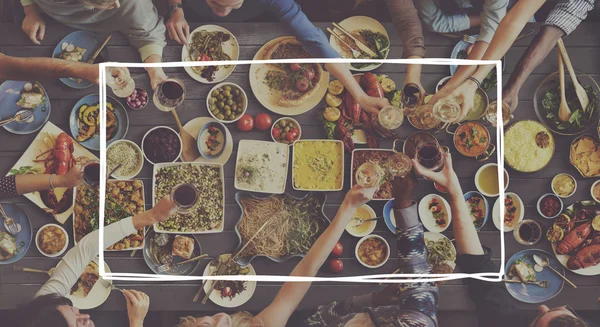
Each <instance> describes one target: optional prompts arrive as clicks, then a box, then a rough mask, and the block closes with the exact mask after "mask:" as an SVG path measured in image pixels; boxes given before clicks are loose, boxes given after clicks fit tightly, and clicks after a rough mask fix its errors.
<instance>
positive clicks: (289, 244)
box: [235, 192, 330, 264]
mask: <svg viewBox="0 0 600 327" xmlns="http://www.w3.org/2000/svg"><path fill="white" fill-rule="evenodd" d="M235 200H236V202H237V203H238V205H239V206H240V208H241V211H242V214H241V217H240V219H239V221H238V222H237V224H236V225H235V231H236V233H237V235H238V237H239V239H240V243H239V245H238V247H237V250H239V249H241V248H242V246H243V245H244V244H245V242H247V241H248V240H249V239H250V238H251V237H253V236H254V235H255V234H256V233H258V234H257V236H256V237H255V239H254V241H253V242H252V243H251V244H249V245H248V246H247V247H246V249H244V252H243V253H241V254H240V255H239V258H238V260H237V262H239V263H241V264H248V263H250V261H252V259H254V258H255V257H258V256H264V257H267V258H269V259H271V260H273V261H275V262H283V261H286V260H288V259H289V258H292V257H303V256H304V255H305V254H306V253H307V252H308V250H310V248H311V246H312V245H313V244H314V242H315V241H316V240H317V238H318V237H319V235H321V233H323V231H324V230H325V228H327V226H328V225H329V223H330V221H329V218H327V216H326V215H325V212H324V210H323V207H324V206H325V201H326V200H327V196H326V195H325V193H322V192H310V193H308V194H307V195H306V196H304V197H303V198H296V197H293V196H291V195H288V194H281V195H271V196H269V197H266V198H259V197H257V196H255V195H253V194H252V193H249V192H238V193H236V195H235ZM267 222H268V224H267V225H266V226H265V228H263V229H262V230H261V229H260V228H261V227H262V226H263V225H264V224H265V223H267ZM237 250H236V252H237Z"/></svg>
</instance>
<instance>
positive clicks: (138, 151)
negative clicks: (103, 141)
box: [106, 140, 144, 181]
mask: <svg viewBox="0 0 600 327" xmlns="http://www.w3.org/2000/svg"><path fill="white" fill-rule="evenodd" d="M118 143H127V144H129V145H131V146H132V147H133V149H134V150H135V152H136V154H137V157H138V164H137V166H136V169H135V172H134V173H132V174H131V175H126V176H118V175H115V174H114V173H113V174H111V175H110V176H111V177H113V178H114V179H118V180H122V181H124V180H128V179H132V178H134V177H135V176H137V175H138V174H139V173H140V171H142V168H143V167H144V153H143V152H142V149H141V148H140V147H139V146H138V145H137V144H135V143H134V142H132V141H129V140H118V141H114V142H113V143H111V144H110V145H109V146H108V147H106V153H107V156H108V151H109V150H110V148H111V147H113V146H114V145H115V144H118ZM107 169H108V168H107Z"/></svg>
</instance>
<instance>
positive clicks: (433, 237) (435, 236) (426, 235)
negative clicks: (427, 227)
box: [423, 232, 456, 270]
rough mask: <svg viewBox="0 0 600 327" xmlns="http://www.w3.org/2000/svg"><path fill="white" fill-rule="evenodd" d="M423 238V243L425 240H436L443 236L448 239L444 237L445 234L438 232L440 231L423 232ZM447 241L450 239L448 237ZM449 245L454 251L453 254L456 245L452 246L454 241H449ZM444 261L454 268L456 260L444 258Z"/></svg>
mask: <svg viewBox="0 0 600 327" xmlns="http://www.w3.org/2000/svg"><path fill="white" fill-rule="evenodd" d="M423 238H424V240H425V245H427V241H434V242H437V241H439V240H441V239H443V238H446V239H448V237H446V235H444V234H440V233H432V232H425V233H423ZM448 241H450V239H448ZM450 245H452V251H454V254H455V255H456V247H454V243H452V242H450ZM446 263H447V264H448V265H449V266H450V267H452V269H453V270H454V269H456V261H452V260H446Z"/></svg>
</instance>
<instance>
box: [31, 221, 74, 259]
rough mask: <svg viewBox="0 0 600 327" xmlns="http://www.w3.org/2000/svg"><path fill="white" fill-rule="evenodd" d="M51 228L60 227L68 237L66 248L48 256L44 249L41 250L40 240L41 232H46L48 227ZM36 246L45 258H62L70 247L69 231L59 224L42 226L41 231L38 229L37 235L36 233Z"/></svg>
mask: <svg viewBox="0 0 600 327" xmlns="http://www.w3.org/2000/svg"><path fill="white" fill-rule="evenodd" d="M50 226H54V227H58V228H59V229H60V230H62V232H63V233H65V236H66V241H65V246H63V248H62V249H61V250H60V251H58V252H56V253H54V254H48V253H46V252H44V251H42V249H40V244H39V241H38V238H39V236H40V232H41V231H42V230H44V229H45V228H46V227H50ZM35 246H36V247H37V249H38V251H40V253H41V254H43V255H44V256H46V257H48V258H56V257H60V256H61V255H62V254H63V253H65V251H66V250H67V248H68V247H69V234H67V231H66V230H65V229H64V228H63V227H62V226H60V225H57V224H46V225H44V226H42V227H41V228H40V229H38V231H37V233H35Z"/></svg>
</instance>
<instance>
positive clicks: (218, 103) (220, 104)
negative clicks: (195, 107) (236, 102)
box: [217, 101, 225, 109]
mask: <svg viewBox="0 0 600 327" xmlns="http://www.w3.org/2000/svg"><path fill="white" fill-rule="evenodd" d="M223 107H225V104H224V103H223V102H221V101H219V102H217V108H219V109H223Z"/></svg>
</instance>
